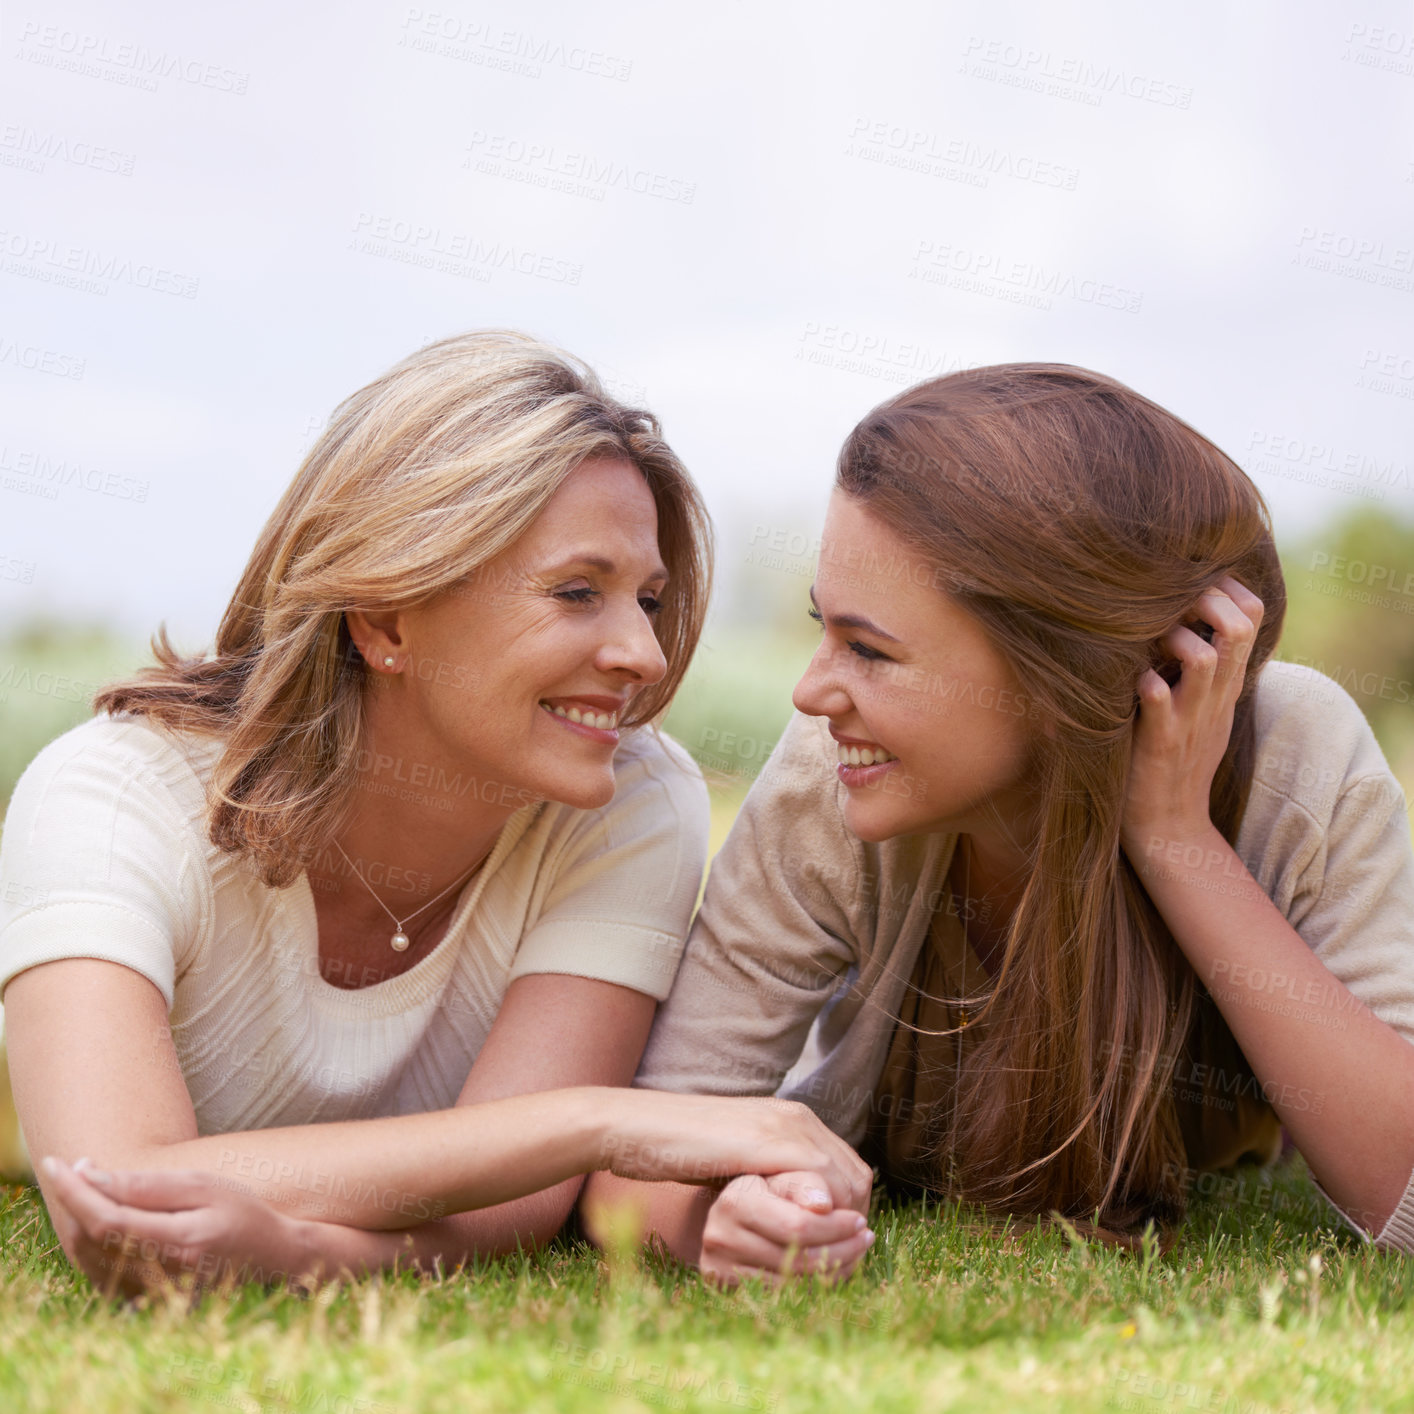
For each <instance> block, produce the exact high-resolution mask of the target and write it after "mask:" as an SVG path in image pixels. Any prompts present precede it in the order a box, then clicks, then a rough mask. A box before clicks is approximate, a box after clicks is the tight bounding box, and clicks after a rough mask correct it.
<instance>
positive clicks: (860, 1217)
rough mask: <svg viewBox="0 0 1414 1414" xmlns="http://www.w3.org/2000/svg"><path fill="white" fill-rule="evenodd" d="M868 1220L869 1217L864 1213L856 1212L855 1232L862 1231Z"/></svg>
mask: <svg viewBox="0 0 1414 1414" xmlns="http://www.w3.org/2000/svg"><path fill="white" fill-rule="evenodd" d="M867 1221H868V1219H867V1218H866V1217H865V1216H864V1214H863V1213H856V1214H855V1215H854V1230H855V1232H862V1231H863V1229H864V1224H865V1223H866V1222H867Z"/></svg>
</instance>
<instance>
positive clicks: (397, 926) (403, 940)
mask: <svg viewBox="0 0 1414 1414" xmlns="http://www.w3.org/2000/svg"><path fill="white" fill-rule="evenodd" d="M334 848H335V849H337V850H338V851H339V853H340V854H343V855H344V862H345V863H346V864H347V865H348V866H349V868H350V869H352V870H353V871H354V874H355V875H356V876H357V878H358V881H359V883H360V884H362V885H363V887H364V888H365V889H367V890H368V892H369V893H371V894H373V901H374V903H376V904H377V905H378V907H379V908H381V909H382V910H383V912H384V913H386V914H387V915H388V917H389V918H391V919H392V920H393V928H394V930H395V931H394V933H393V936H392V937H391V938H390V939H389V940H388V943H389V946H390V947H391V948H392V949H393V951H394V952H406V951H407V950H408V945H409V943H411V942H412V939H411V938H409V937H408V935H407V932H406V931H405V925H406V924H408V923H411V922H412V920H413V919H414V918H416V917H417V915H418V914H419V913H425V912H426V911H427V910H428V909H429V908H431V907H432V905H433V904H434V903H436V902H437V899H441V898H446V896H447V895H448V894H449V893H451V891H452V890H453V889H454V888H456V886H457V885H458V884H460V883H463V882H464V881H465V880H466V879H468V878H469V877H470V876H471V873H472V871H473V870H474V869H475V868H476V866H477V865H478V864H481V863H482V862H483V861H484V860H485V858H486V856H485V855H484V854H483V855H482V856H481V858H480V859H478V860H477V861H476V863H475V864H473V865H472V866H471V868H470V869H467V870H465V871H464V872H463V873H461V874H459V875H457V877H456V878H455V879H453V880H452V882H451V883H450V884H448V885H447V887H446V888H445V889H443V890H442V892H441V893H440V894H438V895H437V897H436V898H430V899H428V900H427V902H426V903H424V904H423V905H422V907H421V908H419V909H417V910H416V911H415V912H413V913H409V914H408V916H407V917H406V918H399V917H398V916H397V915H396V914H395V913H394V912H393V910H392V909H391V908H389V907H388V905H387V904H386V903H384V902H383V900H382V899H381V898H379V897H378V895H377V894H376V893H373V885H372V884H370V883H369V882H368V880H367V879H365V878H364V877H363V875H362V874H360V873H359V869H358V865H357V864H355V863H354V862H353V860H352V859H350V858H349V857H348V855H347V854H344V847H343V845H341V844H340V843H339V842H338V840H335V841H334Z"/></svg>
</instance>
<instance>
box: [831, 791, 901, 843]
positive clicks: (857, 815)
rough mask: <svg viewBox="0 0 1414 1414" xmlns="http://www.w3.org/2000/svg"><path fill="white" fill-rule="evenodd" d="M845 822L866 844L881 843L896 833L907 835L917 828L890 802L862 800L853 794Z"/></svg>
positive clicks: (845, 812) (848, 802) (847, 805)
mask: <svg viewBox="0 0 1414 1414" xmlns="http://www.w3.org/2000/svg"><path fill="white" fill-rule="evenodd" d="M844 822H845V824H846V825H848V826H849V830H850V833H851V834H853V835H857V836H858V837H859V838H860V839H861V840H863V841H864V843H865V844H880V843H882V842H883V841H884V840H891V839H893V838H894V836H895V835H905V834H907V833H908V832H909V831H910V830H911V829H913V828H916V827H915V826H913V825H912V824H910V822H909V821H908V820H906V819H903V818H902V817H901V816H900V814H899V812H898V811H897V810H894V809H890V808H889V805H888V804H885V803H883V802H880V801H876V800H873V799H867V800H861V799H859V798H858V797H856V796H851V797H850V798H849V800H848V801H847V802H846V803H845V810H844Z"/></svg>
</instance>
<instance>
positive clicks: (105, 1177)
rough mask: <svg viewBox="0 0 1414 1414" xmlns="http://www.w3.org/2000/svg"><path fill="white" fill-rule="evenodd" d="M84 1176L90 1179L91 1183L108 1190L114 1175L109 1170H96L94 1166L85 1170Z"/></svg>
mask: <svg viewBox="0 0 1414 1414" xmlns="http://www.w3.org/2000/svg"><path fill="white" fill-rule="evenodd" d="M83 1176H84V1177H85V1178H86V1179H88V1181H89V1182H90V1183H96V1184H98V1186H99V1187H100V1188H106V1187H107V1186H108V1185H109V1184H110V1183H112V1182H113V1175H112V1174H111V1173H109V1172H108V1170H107V1169H96V1168H94V1167H93V1165H92V1164H90V1165H89V1166H88V1167H87V1168H86V1169H84V1171H83Z"/></svg>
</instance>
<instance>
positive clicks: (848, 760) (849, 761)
mask: <svg viewBox="0 0 1414 1414" xmlns="http://www.w3.org/2000/svg"><path fill="white" fill-rule="evenodd" d="M837 745H839V757H840V765H841V766H881V765H883V763H884V762H886V761H897V760H898V757H897V756H895V755H894V754H893V752H892V751H885V750H884V748H883V747H882V746H865V747H858V746H844V745H841V744H838V743H837Z"/></svg>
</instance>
